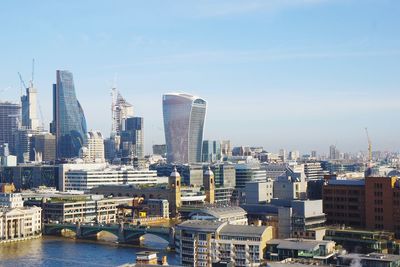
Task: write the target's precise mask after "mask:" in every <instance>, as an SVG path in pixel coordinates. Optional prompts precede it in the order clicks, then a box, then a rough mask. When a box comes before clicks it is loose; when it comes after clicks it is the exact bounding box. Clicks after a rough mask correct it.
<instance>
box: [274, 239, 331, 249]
mask: <svg viewBox="0 0 400 267" xmlns="http://www.w3.org/2000/svg"><path fill="white" fill-rule="evenodd" d="M332 242H333V241H316V240H300V239H272V240H270V241H268V242H267V245H277V248H278V249H294V250H308V251H310V250H314V249H316V248H318V247H319V246H320V245H327V244H329V243H332Z"/></svg>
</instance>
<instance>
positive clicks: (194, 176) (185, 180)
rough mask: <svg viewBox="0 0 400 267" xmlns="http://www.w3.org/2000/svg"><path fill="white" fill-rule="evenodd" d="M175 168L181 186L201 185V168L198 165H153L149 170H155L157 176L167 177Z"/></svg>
mask: <svg viewBox="0 0 400 267" xmlns="http://www.w3.org/2000/svg"><path fill="white" fill-rule="evenodd" d="M175 167H176V169H177V171H178V172H179V174H180V175H181V177H182V184H183V185H197V186H201V185H203V166H202V165H199V164H190V165H189V164H178V165H174V164H155V165H152V166H150V170H156V171H157V176H169V175H170V174H171V172H172V171H173V170H174V168H175Z"/></svg>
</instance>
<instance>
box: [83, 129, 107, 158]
mask: <svg viewBox="0 0 400 267" xmlns="http://www.w3.org/2000/svg"><path fill="white" fill-rule="evenodd" d="M81 156H82V158H83V159H84V160H85V161H86V162H99V163H100V162H104V161H105V158H104V139H103V135H102V134H101V133H100V132H99V131H89V132H88V133H87V134H86V141H85V144H84V146H83V147H82V148H81Z"/></svg>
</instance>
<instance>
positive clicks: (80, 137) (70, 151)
mask: <svg viewBox="0 0 400 267" xmlns="http://www.w3.org/2000/svg"><path fill="white" fill-rule="evenodd" d="M51 128H52V129H51V130H52V133H53V134H55V136H56V143H57V150H56V152H57V158H59V159H61V158H74V157H78V156H79V151H80V149H81V147H82V146H83V144H84V143H85V139H86V132H87V129H86V119H85V115H84V113H83V109H82V106H81V104H80V103H79V101H78V100H77V98H76V94H75V86H74V80H73V76H72V73H71V72H69V71H66V70H57V83H56V84H54V85H53V122H52V125H51Z"/></svg>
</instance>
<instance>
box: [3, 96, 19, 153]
mask: <svg viewBox="0 0 400 267" xmlns="http://www.w3.org/2000/svg"><path fill="white" fill-rule="evenodd" d="M20 118H21V106H20V105H19V104H14V103H10V102H0V144H1V145H4V144H8V146H9V149H10V152H11V153H14V152H15V142H14V133H15V131H16V130H18V128H19V122H20V121H21V119H20Z"/></svg>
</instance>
